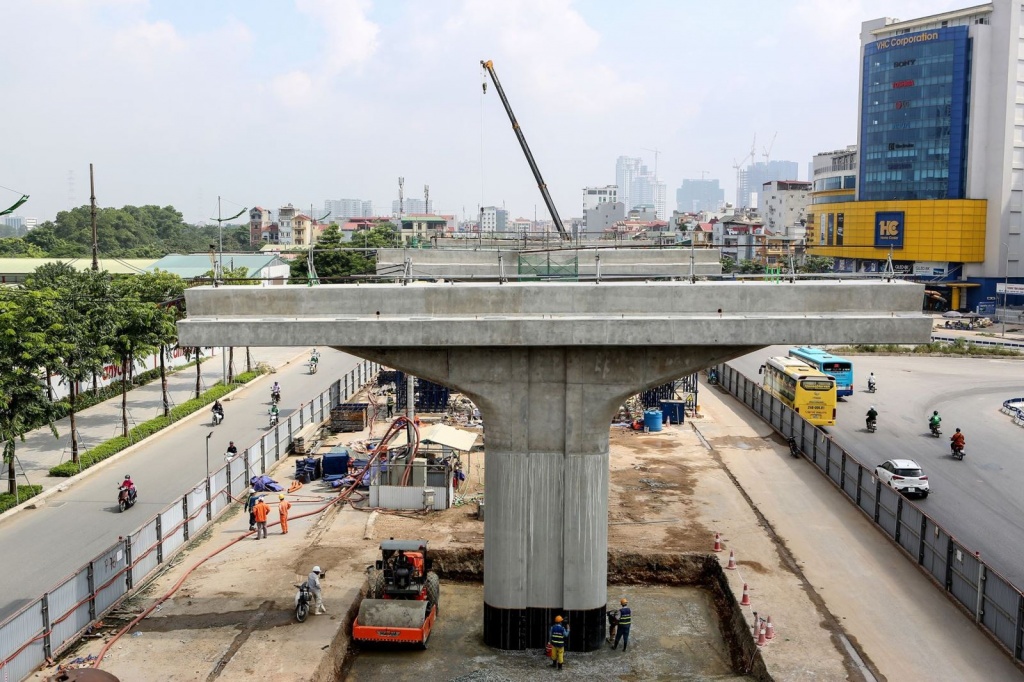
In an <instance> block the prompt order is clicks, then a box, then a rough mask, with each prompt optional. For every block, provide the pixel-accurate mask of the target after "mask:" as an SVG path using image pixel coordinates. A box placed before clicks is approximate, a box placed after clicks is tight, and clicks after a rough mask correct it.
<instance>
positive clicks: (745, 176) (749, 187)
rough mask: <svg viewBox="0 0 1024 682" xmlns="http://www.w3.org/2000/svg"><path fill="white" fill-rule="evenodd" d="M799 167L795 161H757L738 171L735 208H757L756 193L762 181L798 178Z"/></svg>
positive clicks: (759, 189) (761, 185) (762, 183)
mask: <svg viewBox="0 0 1024 682" xmlns="http://www.w3.org/2000/svg"><path fill="white" fill-rule="evenodd" d="M799 173H800V167H799V165H798V164H797V163H796V161H769V162H768V163H765V162H764V161H758V162H757V163H752V164H750V165H749V166H747V167H746V168H744V169H743V170H741V171H740V177H739V186H738V187H737V188H736V207H737V208H758V206H759V205H760V204H759V202H758V193H759V192H760V191H761V188H762V187H763V186H764V183H766V182H771V181H772V180H798V179H799V178H800V176H799Z"/></svg>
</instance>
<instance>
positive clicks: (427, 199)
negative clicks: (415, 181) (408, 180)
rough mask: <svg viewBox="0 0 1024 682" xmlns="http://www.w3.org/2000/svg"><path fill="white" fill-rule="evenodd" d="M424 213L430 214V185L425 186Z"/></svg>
mask: <svg viewBox="0 0 1024 682" xmlns="http://www.w3.org/2000/svg"><path fill="white" fill-rule="evenodd" d="M423 212H424V213H426V214H427V215H431V213H430V185H423Z"/></svg>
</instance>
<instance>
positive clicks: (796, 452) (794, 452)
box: [786, 436, 800, 457]
mask: <svg viewBox="0 0 1024 682" xmlns="http://www.w3.org/2000/svg"><path fill="white" fill-rule="evenodd" d="M786 443H787V444H788V445H789V454H790V455H791V456H792V457H799V456H800V446H799V445H797V444H796V438H793V437H792V436H790V437H789V438H788V439H787V440H786Z"/></svg>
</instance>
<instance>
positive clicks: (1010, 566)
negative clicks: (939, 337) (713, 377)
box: [730, 346, 1024, 586]
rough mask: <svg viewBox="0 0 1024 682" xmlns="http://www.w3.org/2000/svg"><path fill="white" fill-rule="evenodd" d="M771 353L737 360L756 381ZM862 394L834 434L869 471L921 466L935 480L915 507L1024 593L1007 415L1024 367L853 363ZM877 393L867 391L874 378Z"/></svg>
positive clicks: (1020, 464) (1019, 469) (1022, 504)
mask: <svg viewBox="0 0 1024 682" xmlns="http://www.w3.org/2000/svg"><path fill="white" fill-rule="evenodd" d="M787 350H788V348H786V347H784V346H772V347H770V348H766V349H763V350H762V351H759V352H757V353H752V354H750V355H746V356H744V357H742V358H738V359H737V360H734V361H732V362H731V363H730V364H732V366H733V367H735V368H737V369H739V370H740V371H741V372H742V373H743V374H745V375H747V376H748V377H753V378H757V377H758V374H757V369H758V367H759V366H760V365H761V364H762V363H763V362H764V359H765V358H767V357H769V356H771V355H785V354H786V351H787ZM851 360H852V361H853V363H854V381H855V388H854V394H853V395H852V396H849V397H847V398H845V399H843V400H841V401H840V403H839V407H838V418H837V420H836V426H834V427H829V428H828V431H829V433H831V434H832V435H833V436H834V437H835V440H836V441H837V442H838V443H839V444H840V445H842V446H843V448H845V449H846V450H847V451H848V452H850V453H851V454H853V455H854V456H855V457H856V458H857V459H858V460H860V462H861V463H862V464H865V465H871V466H876V465H878V464H881V463H882V462H884V461H885V460H887V459H892V458H895V457H904V458H908V459H913V460H915V461H916V462H917V463H918V464H920V465H921V467H922V468H923V469H924V472H925V473H926V474H927V475H928V482H929V484H930V486H931V490H932V492H931V494H930V495H929V497H928V498H927V499H924V500H918V499H915V500H914V502H915V503H916V504H918V505H920V507H921V509H922V510H924V512H925V513H926V514H928V515H929V516H931V517H932V518H933V519H935V521H937V522H938V523H939V524H940V525H942V526H943V527H945V528H946V530H948V531H949V532H950V533H952V534H953V536H954V537H956V538H957V539H958V540H959V541H960V542H961V543H963V544H964V545H966V546H967V547H968V548H969V549H971V550H977V551H980V552H981V556H982V558H984V559H985V561H986V562H987V563H988V564H989V566H991V567H992V568H994V569H995V570H996V571H998V572H999V573H1001V574H1002V575H1003V577H1005V578H1007V579H1009V580H1010V581H1011V582H1013V583H1014V584H1015V585H1018V586H1022V585H1024V495H1022V494H1021V490H1022V489H1024V450H1022V448H1021V439H1022V437H1024V430H1022V429H1021V428H1020V427H1019V426H1015V425H1014V424H1013V422H1012V421H1011V420H1010V418H1009V417H1007V416H1006V415H1004V414H1002V413H1001V412H1000V411H999V410H1000V408H1001V407H1002V404H1003V401H1004V400H1006V399H1007V398H1011V397H1018V396H1020V395H1022V394H1024V380H1022V379H1021V377H1024V361H1022V360H1012V359H998V358H992V359H987V358H939V357H908V356H874V355H858V356H852V357H851ZM870 372H874V373H875V377H876V378H877V380H878V391H877V392H876V393H874V394H871V393H868V392H867V390H866V383H867V379H866V377H867V376H868V373H870ZM872 405H874V406H875V409H877V410H878V415H879V416H878V430H877V431H876V432H875V433H868V431H867V428H866V427H865V423H864V415H865V413H866V412H867V411H868V408H869V407H871V406H872ZM932 410H938V411H939V414H940V415H941V416H942V430H943V435H942V437H941V438H935V437H934V436H932V435H931V434H930V433H929V431H928V424H927V419H928V416H929V415H930V414H931V413H932ZM956 427H960V429H961V430H962V431H963V433H964V434H965V436H966V441H967V443H966V448H965V452H966V453H967V456H966V457H965V458H964V460H963V461H962V462H961V461H957V460H954V459H953V458H952V457H951V456H950V453H949V435H950V434H951V433H952V432H953V430H954V429H955V428H956Z"/></svg>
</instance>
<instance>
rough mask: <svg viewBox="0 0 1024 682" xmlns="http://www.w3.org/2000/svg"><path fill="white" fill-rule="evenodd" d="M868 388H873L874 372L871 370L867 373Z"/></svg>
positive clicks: (870, 389)
mask: <svg viewBox="0 0 1024 682" xmlns="http://www.w3.org/2000/svg"><path fill="white" fill-rule="evenodd" d="M868 390H869V391H873V390H875V373H874V372H872V373H871V374H869V375H868Z"/></svg>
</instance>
